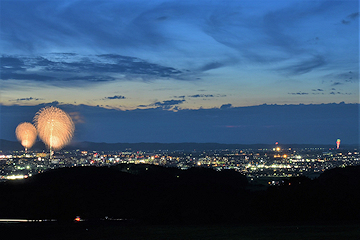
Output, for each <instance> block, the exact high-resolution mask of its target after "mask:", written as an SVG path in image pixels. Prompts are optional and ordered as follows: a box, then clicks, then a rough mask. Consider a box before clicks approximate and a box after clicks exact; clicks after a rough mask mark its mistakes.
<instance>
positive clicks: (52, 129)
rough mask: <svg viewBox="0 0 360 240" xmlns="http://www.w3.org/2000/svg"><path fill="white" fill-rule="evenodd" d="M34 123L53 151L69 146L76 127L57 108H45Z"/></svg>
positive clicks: (39, 112)
mask: <svg viewBox="0 0 360 240" xmlns="http://www.w3.org/2000/svg"><path fill="white" fill-rule="evenodd" d="M34 123H35V126H36V129H37V132H38V134H39V137H40V139H41V140H42V141H43V142H44V143H45V144H46V145H47V146H48V147H49V148H50V153H51V151H52V150H60V149H61V148H63V147H64V146H65V145H66V144H68V143H69V142H70V140H71V138H72V136H73V134H74V130H75V126H74V123H73V121H72V119H71V117H70V116H69V115H68V114H67V113H66V112H64V111H63V110H61V109H60V108H57V107H44V108H42V109H40V110H39V111H38V112H37V113H36V115H35V117H34Z"/></svg>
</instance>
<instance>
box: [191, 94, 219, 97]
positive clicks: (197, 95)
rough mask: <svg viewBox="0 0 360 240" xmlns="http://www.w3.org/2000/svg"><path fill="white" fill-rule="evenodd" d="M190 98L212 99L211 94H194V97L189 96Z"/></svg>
mask: <svg viewBox="0 0 360 240" xmlns="http://www.w3.org/2000/svg"><path fill="white" fill-rule="evenodd" d="M188 97H190V98H212V97H214V95H212V94H195V95H189V96H188Z"/></svg>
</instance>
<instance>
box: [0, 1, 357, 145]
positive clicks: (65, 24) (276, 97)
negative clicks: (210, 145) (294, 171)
mask: <svg viewBox="0 0 360 240" xmlns="http://www.w3.org/2000/svg"><path fill="white" fill-rule="evenodd" d="M0 11H1V14H0V21H1V28H0V33H1V38H0V43H1V44H0V47H1V54H2V56H1V78H0V113H1V119H0V120H1V121H0V139H6V140H13V141H15V140H16V136H15V128H16V126H17V125H18V124H19V123H21V122H31V121H32V117H33V116H34V114H35V113H36V112H37V111H38V110H39V109H41V108H43V107H44V106H56V107H59V108H60V109H62V110H64V111H66V112H67V113H68V114H69V115H70V116H71V117H72V120H73V121H74V124H75V125H76V128H75V129H76V130H75V132H74V138H73V141H94V142H220V143H274V142H276V141H279V142H280V143H284V142H285V143H314V144H329V143H330V144H334V146H336V140H337V139H339V138H340V139H341V144H345V145H346V144H358V143H359V2H358V1H356V0H354V1H353V0H349V1H303V0H301V1H297V0H291V1H160V0H156V1H106V0H105V1H74V0H71V1H66V0H65V1H35V0H30V1H7V0H3V1H1V10H0Z"/></svg>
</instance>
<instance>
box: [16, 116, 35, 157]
mask: <svg viewBox="0 0 360 240" xmlns="http://www.w3.org/2000/svg"><path fill="white" fill-rule="evenodd" d="M15 134H16V138H17V139H18V140H19V141H20V142H21V145H23V147H24V148H25V151H27V150H28V149H29V148H31V147H32V146H33V145H34V143H35V140H36V137H37V132H36V128H35V127H34V125H32V124H31V123H29V122H23V123H20V124H19V125H18V126H17V127H16V129H15Z"/></svg>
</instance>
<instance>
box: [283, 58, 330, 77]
mask: <svg viewBox="0 0 360 240" xmlns="http://www.w3.org/2000/svg"><path fill="white" fill-rule="evenodd" d="M325 64H326V61H325V59H324V57H322V56H320V55H317V56H313V57H311V58H308V59H305V60H301V61H299V62H298V63H295V64H292V65H290V66H287V67H283V68H280V69H279V70H280V71H283V72H285V73H287V74H290V75H301V74H305V73H308V72H311V71H312V70H314V69H317V68H320V67H323V66H324V65H325Z"/></svg>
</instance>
